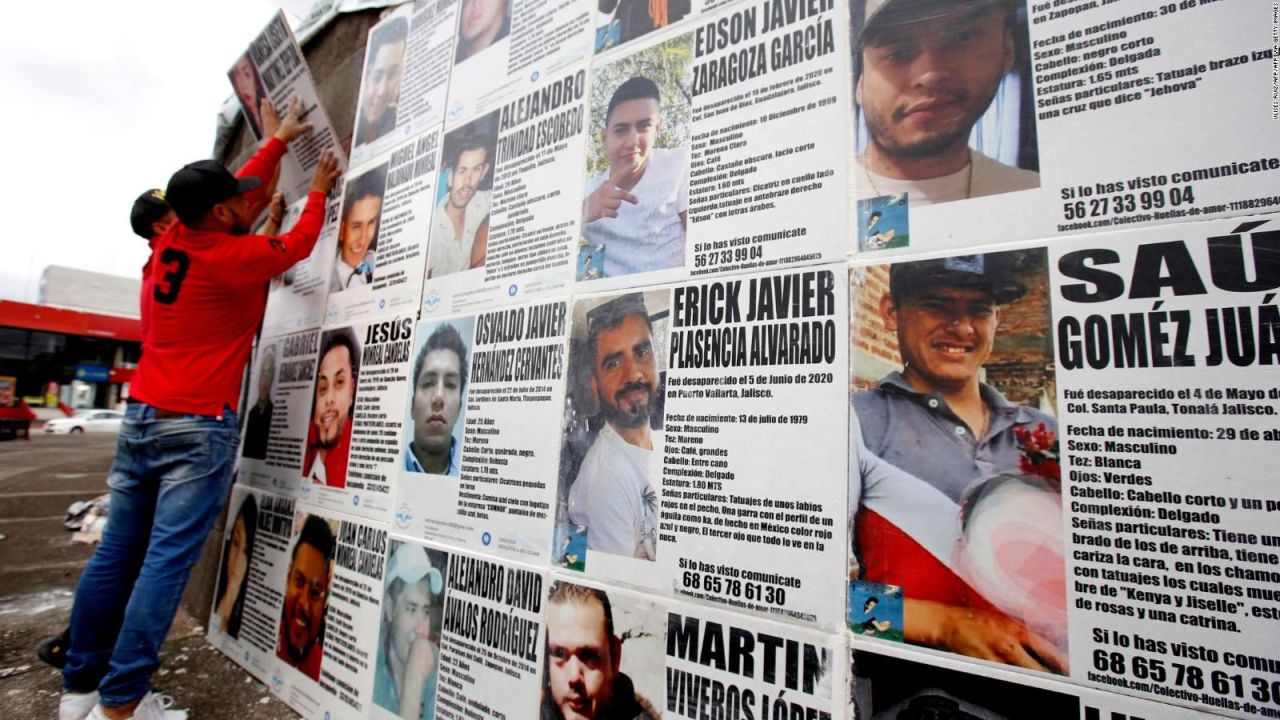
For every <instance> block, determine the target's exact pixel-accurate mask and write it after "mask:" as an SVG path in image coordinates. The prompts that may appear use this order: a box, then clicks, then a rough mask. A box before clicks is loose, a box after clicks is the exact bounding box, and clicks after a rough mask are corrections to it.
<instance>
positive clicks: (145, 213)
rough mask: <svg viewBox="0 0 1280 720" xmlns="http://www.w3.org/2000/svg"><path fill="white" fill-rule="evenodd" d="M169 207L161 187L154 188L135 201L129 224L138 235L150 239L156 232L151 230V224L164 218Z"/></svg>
mask: <svg viewBox="0 0 1280 720" xmlns="http://www.w3.org/2000/svg"><path fill="white" fill-rule="evenodd" d="M169 209H170V208H169V204H168V203H166V202H165V201H164V191H163V190H161V189H160V188H152V189H150V190H148V191H146V192H144V193H142V194H141V195H139V196H138V199H137V200H134V201H133V210H132V211H130V213H129V224H130V225H131V226H132V227H133V232H134V233H135V234H137V235H138V237H141V238H143V239H144V240H150V239H151V236H152V235H154V234H155V233H153V232H151V225H152V224H154V223H156V222H158V221H159V220H160V219H161V218H163V217H164V215H165V213H167V212H169Z"/></svg>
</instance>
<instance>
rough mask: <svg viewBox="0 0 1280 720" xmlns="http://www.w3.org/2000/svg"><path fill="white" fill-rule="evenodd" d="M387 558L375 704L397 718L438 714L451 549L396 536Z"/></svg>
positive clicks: (425, 716)
mask: <svg viewBox="0 0 1280 720" xmlns="http://www.w3.org/2000/svg"><path fill="white" fill-rule="evenodd" d="M387 557H388V559H387V571H386V574H385V576H384V579H385V581H386V584H385V586H384V588H383V592H382V615H381V618H380V622H379V625H378V653H377V665H376V666H375V668H374V671H373V704H374V705H376V706H377V707H379V708H382V709H383V710H386V711H387V712H388V713H391V714H392V715H393V716H395V717H397V718H409V719H410V720H417V719H418V718H431V717H435V705H436V687H437V682H438V679H439V671H440V624H441V619H442V618H443V615H444V593H445V589H444V579H445V575H446V573H447V572H448V571H449V554H448V553H446V552H444V551H442V550H434V549H431V548H426V547H423V546H420V545H415V544H412V543H408V542H404V541H402V540H392V541H390V545H389V554H388V556H387Z"/></svg>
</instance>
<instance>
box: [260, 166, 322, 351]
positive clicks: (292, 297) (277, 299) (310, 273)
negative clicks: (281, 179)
mask: <svg viewBox="0 0 1280 720" xmlns="http://www.w3.org/2000/svg"><path fill="white" fill-rule="evenodd" d="M341 187H342V184H341V182H339V183H338V188H339V190H338V192H335V193H333V194H332V195H330V197H329V199H328V202H327V203H326V204H325V223H324V226H323V227H322V228H321V230H320V237H319V239H317V240H316V246H315V249H313V250H312V251H311V254H310V255H308V256H307V257H306V258H304V259H302V260H299V261H298V262H297V263H295V264H294V266H293V267H291V268H289V269H288V270H285V271H284V272H283V273H280V274H279V275H277V276H276V277H274V278H272V279H271V283H270V285H268V287H267V309H266V312H264V313H263V316H262V331H261V332H262V336H263V337H273V336H276V335H284V334H285V333H291V332H297V331H299V330H301V329H303V328H314V327H320V323H321V322H323V320H324V306H325V302H326V300H327V299H328V296H329V280H328V278H329V274H330V273H331V272H332V271H333V259H334V256H335V254H336V251H335V247H336V243H337V230H338V224H337V218H338V198H340V197H342V195H341ZM306 204H307V201H306V198H302V199H299V200H298V201H296V202H294V203H293V204H292V205H290V206H289V207H288V208H287V209H286V211H285V215H284V219H283V221H282V222H281V223H280V232H282V233H284V232H288V231H289V230H291V229H292V228H293V226H294V224H295V223H297V222H298V218H299V217H301V216H302V209H303V208H304V207H305V206H306Z"/></svg>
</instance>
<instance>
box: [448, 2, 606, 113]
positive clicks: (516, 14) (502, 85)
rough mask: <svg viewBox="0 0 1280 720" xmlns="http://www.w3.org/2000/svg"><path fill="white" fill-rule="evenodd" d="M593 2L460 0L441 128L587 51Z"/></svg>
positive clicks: (522, 91) (519, 92)
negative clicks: (447, 101)
mask: <svg viewBox="0 0 1280 720" xmlns="http://www.w3.org/2000/svg"><path fill="white" fill-rule="evenodd" d="M591 5H592V2H591V0H562V1H561V2H543V1H542V0H458V25H457V28H456V36H455V38H454V44H453V57H452V64H453V67H452V73H451V75H450V78H449V104H448V106H447V109H446V112H445V126H446V127H447V128H452V127H453V126H454V125H456V124H458V123H459V122H463V121H465V120H466V119H468V118H472V117H475V116H476V115H479V114H481V113H485V112H489V111H491V110H495V109H497V108H498V106H499V105H501V104H503V103H506V102H510V101H511V100H514V99H515V98H517V97H521V96H524V95H527V94H528V93H529V92H530V91H531V90H532V89H533V88H535V87H537V86H538V85H540V84H542V83H543V81H544V79H545V78H550V77H556V76H558V75H562V74H563V73H564V70H565V68H567V67H569V66H571V65H575V64H578V63H581V62H582V61H584V60H586V59H587V58H588V57H589V56H590V54H591V27H590V23H591Z"/></svg>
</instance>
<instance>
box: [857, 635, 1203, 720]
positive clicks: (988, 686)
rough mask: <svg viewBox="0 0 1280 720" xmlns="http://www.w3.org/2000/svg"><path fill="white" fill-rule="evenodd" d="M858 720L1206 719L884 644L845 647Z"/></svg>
mask: <svg viewBox="0 0 1280 720" xmlns="http://www.w3.org/2000/svg"><path fill="white" fill-rule="evenodd" d="M851 656H852V669H853V685H852V695H853V697H852V700H853V702H852V708H851V711H850V715H849V717H850V718H857V719H859V720H899V719H900V720H914V719H916V718H919V719H920V720H924V719H925V718H929V719H931V720H933V719H937V720H943V719H947V720H1157V719H1159V720H1210V719H1211V718H1214V717H1218V716H1217V715H1211V714H1209V713H1207V712H1202V711H1199V710H1192V709H1189V708H1180V707H1176V706H1173V705H1168V704H1165V703H1160V702H1153V701H1150V700H1140V699H1138V698H1133V697H1127V696H1125V695H1121V694H1118V693H1114V692H1109V691H1106V690H1096V689H1093V688H1088V687H1081V686H1080V685H1076V684H1073V683H1066V682H1061V681H1057V680H1051V679H1048V678H1046V677H1044V676H1040V677H1036V676H1029V675H1026V674H1023V673H1016V672H1010V671H1008V670H1002V669H997V668H990V667H984V668H981V672H975V670H977V668H974V667H972V666H966V664H965V663H964V662H958V661H956V660H953V659H949V658H943V657H937V656H933V655H926V654H924V653H920V652H912V651H910V650H906V649H892V648H887V647H884V646H871V647H865V646H864V645H863V644H860V643H858V642H856V641H855V642H854V643H853V645H852V648H851Z"/></svg>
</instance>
